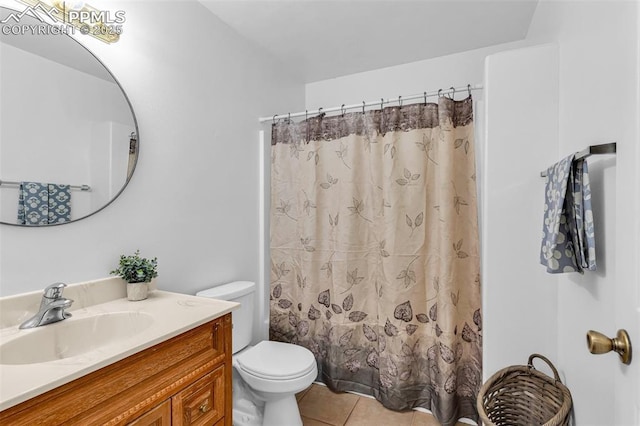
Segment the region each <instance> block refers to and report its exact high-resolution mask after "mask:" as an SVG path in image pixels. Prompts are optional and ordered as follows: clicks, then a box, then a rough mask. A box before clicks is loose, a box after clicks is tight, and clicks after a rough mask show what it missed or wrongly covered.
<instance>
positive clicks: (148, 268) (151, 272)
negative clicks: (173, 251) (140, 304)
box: [110, 250, 158, 300]
mask: <svg viewBox="0 0 640 426" xmlns="http://www.w3.org/2000/svg"><path fill="white" fill-rule="evenodd" d="M157 269H158V258H157V257H154V258H153V259H145V258H143V257H140V250H136V252H135V253H134V254H132V255H129V256H125V255H121V256H120V262H119V263H118V268H117V269H114V270H113V271H111V272H110V274H111V275H119V276H120V277H121V278H122V279H123V280H124V281H126V282H127V299H129V300H144V299H146V298H147V294H148V292H149V283H150V282H151V280H152V279H154V278H155V277H157V276H158V271H157Z"/></svg>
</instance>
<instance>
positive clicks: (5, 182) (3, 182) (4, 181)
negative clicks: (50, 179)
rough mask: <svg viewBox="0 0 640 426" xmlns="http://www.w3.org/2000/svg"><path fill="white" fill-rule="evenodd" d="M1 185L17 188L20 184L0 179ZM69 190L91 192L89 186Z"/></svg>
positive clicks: (75, 186)
mask: <svg viewBox="0 0 640 426" xmlns="http://www.w3.org/2000/svg"><path fill="white" fill-rule="evenodd" d="M2 185H7V186H19V185H20V182H14V181H10V180H2V179H0V187H2ZM69 188H71V189H79V190H80V191H91V187H90V186H89V185H69Z"/></svg>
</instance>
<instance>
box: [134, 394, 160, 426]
mask: <svg viewBox="0 0 640 426" xmlns="http://www.w3.org/2000/svg"><path fill="white" fill-rule="evenodd" d="M170 425H171V400H170V399H168V400H166V401H165V402H163V403H162V404H160V405H158V406H157V407H156V408H154V409H153V410H151V411H148V412H147V413H145V414H143V415H142V416H140V417H138V418H137V419H135V420H134V421H132V422H131V423H129V424H128V426H170Z"/></svg>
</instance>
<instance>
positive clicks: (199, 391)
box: [171, 366, 230, 426]
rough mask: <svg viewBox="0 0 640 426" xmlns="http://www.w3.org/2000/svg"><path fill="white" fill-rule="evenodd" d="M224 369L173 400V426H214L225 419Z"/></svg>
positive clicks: (201, 380)
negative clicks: (213, 425)
mask: <svg viewBox="0 0 640 426" xmlns="http://www.w3.org/2000/svg"><path fill="white" fill-rule="evenodd" d="M224 369H225V367H224V366H221V367H218V368H217V369H215V370H214V371H212V372H211V373H209V374H207V375H206V376H204V377H203V378H202V379H200V380H198V381H197V382H195V383H194V384H192V385H191V386H189V387H188V388H186V389H185V390H183V391H182V392H180V393H178V394H176V395H175V396H174V397H173V398H171V401H172V402H171V408H172V410H171V411H172V414H171V417H172V420H173V423H172V425H173V426H205V425H212V424H214V423H216V422H217V421H218V420H220V419H221V418H222V417H224V403H225V397H226V395H225V392H224V389H225V386H224ZM229 397H230V396H229Z"/></svg>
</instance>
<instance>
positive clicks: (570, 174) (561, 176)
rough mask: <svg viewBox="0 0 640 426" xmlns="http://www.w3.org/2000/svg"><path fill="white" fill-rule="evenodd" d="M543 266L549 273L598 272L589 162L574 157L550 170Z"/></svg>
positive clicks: (543, 242)
mask: <svg viewBox="0 0 640 426" xmlns="http://www.w3.org/2000/svg"><path fill="white" fill-rule="evenodd" d="M544 209H545V211H544V224H543V226H542V234H543V237H542V247H541V250H540V263H541V264H543V265H545V266H546V267H547V272H549V273H552V274H556V273H561V272H576V271H577V272H580V273H583V272H584V271H585V270H589V271H595V269H596V249H595V237H594V230H593V213H592V211H591V187H590V185H589V171H588V168H587V162H586V161H584V160H575V161H574V155H570V156H568V157H566V158H564V159H562V160H561V161H560V162H559V163H556V164H554V165H553V166H551V167H549V169H548V170H547V185H546V188H545V206H544Z"/></svg>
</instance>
